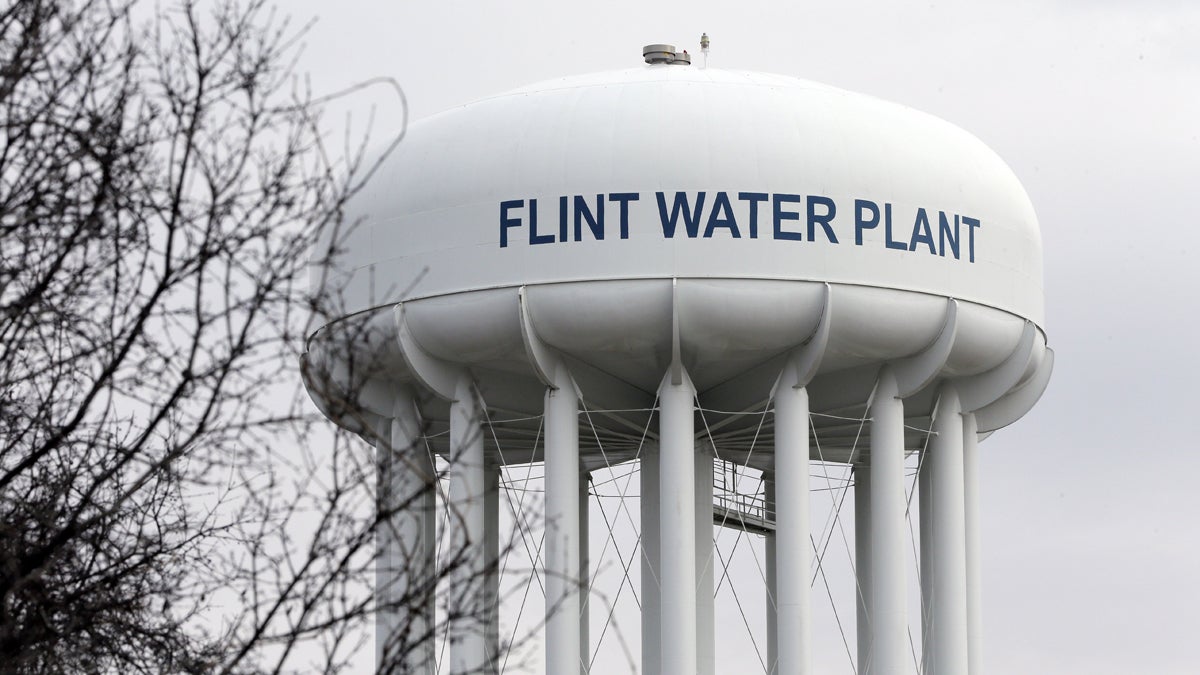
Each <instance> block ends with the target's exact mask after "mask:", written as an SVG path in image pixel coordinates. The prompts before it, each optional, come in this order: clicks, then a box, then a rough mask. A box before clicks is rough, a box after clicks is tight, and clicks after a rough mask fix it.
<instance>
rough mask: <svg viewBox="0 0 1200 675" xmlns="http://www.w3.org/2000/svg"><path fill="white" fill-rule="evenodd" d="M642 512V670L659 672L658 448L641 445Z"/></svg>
mask: <svg viewBox="0 0 1200 675" xmlns="http://www.w3.org/2000/svg"><path fill="white" fill-rule="evenodd" d="M640 468H641V511H642V513H641V516H642V538H641V548H642V572H641V574H642V577H641V579H642V673H643V674H644V675H659V673H661V672H662V648H661V644H662V633H661V632H660V630H659V629H660V624H661V616H662V612H661V610H660V606H661V605H660V599H661V595H662V588H661V586H660V584H659V579H660V578H661V577H660V575H661V572H662V564H661V561H660V560H659V555H658V554H659V550H660V547H659V540H658V526H659V520H660V517H659V512H660V511H661V508H660V503H659V489H658V448H654V447H646V448H643V449H642V458H641V467H640Z"/></svg>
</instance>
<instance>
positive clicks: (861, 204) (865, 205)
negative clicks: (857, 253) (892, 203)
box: [854, 199, 879, 246]
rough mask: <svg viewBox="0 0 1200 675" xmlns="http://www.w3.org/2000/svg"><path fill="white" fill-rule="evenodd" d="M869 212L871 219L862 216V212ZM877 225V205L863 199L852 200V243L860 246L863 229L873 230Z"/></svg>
mask: <svg viewBox="0 0 1200 675" xmlns="http://www.w3.org/2000/svg"><path fill="white" fill-rule="evenodd" d="M866 211H870V212H871V219H870V220H866V219H865V218H863V213H864V212H866ZM877 227H879V206H878V205H876V204H875V202H869V201H867V200H865V199H855V200H854V243H855V244H857V245H859V246H862V243H863V230H873V229H875V228H877Z"/></svg>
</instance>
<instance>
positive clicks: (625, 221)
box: [608, 192, 638, 239]
mask: <svg viewBox="0 0 1200 675" xmlns="http://www.w3.org/2000/svg"><path fill="white" fill-rule="evenodd" d="M608 200H609V201H610V202H616V203H617V204H618V205H620V209H621V238H622V239H628V238H629V202H636V201H637V200H638V193H636V192H612V193H610V194H609V195H608Z"/></svg>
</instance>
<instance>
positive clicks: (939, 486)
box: [921, 385, 967, 675]
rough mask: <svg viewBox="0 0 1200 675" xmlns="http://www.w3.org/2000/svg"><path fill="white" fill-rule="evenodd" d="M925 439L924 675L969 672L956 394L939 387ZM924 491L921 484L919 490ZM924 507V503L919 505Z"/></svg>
mask: <svg viewBox="0 0 1200 675" xmlns="http://www.w3.org/2000/svg"><path fill="white" fill-rule="evenodd" d="M938 399H939V400H938V404H937V412H936V414H935V417H934V423H933V432H934V434H935V435H934V436H933V438H931V439H930V440H929V451H928V452H929V457H928V458H927V459H926V460H925V466H926V467H927V468H928V470H929V483H928V487H929V488H930V491H931V492H932V499H931V500H929V509H928V511H926V510H925V509H924V508H922V511H921V519H922V523H924V522H926V521H928V523H929V525H928V527H922V528H921V536H922V537H924V536H925V535H926V530H928V534H929V535H930V539H931V541H930V542H929V546H928V547H925V548H923V549H922V556H928V557H927V558H925V557H923V558H922V560H921V576H922V582H925V579H926V577H928V583H927V584H925V585H926V588H927V589H928V593H929V597H928V600H927V601H926V602H924V603H923V604H925V605H926V606H927V607H928V608H929V614H928V617H927V621H928V634H929V639H927V640H926V641H925V647H926V649H929V650H930V652H931V653H929V654H928V655H927V656H926V658H925V659H924V661H925V673H927V675H953V674H955V673H966V672H967V569H966V567H967V558H966V556H967V542H966V536H967V535H966V514H965V504H964V502H963V480H964V473H963V420H962V413H961V407H960V406H959V400H958V392H957V391H955V389H954V387H953V385H946V386H944V387H942V389H941V393H940V395H939V397H938ZM921 487H922V489H924V487H925V486H924V485H922V486H921ZM922 506H924V504H922Z"/></svg>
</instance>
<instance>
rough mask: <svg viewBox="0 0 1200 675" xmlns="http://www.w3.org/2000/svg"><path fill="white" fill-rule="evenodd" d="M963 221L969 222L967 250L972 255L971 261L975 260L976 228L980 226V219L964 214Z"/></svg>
mask: <svg viewBox="0 0 1200 675" xmlns="http://www.w3.org/2000/svg"><path fill="white" fill-rule="evenodd" d="M962 221H963V222H964V223H966V224H967V227H968V228H969V229H968V230H967V252H968V253H969V255H970V259H971V262H975V228H977V227H979V221H978V220H976V219H974V218H968V217H966V216H963V218H962Z"/></svg>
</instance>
